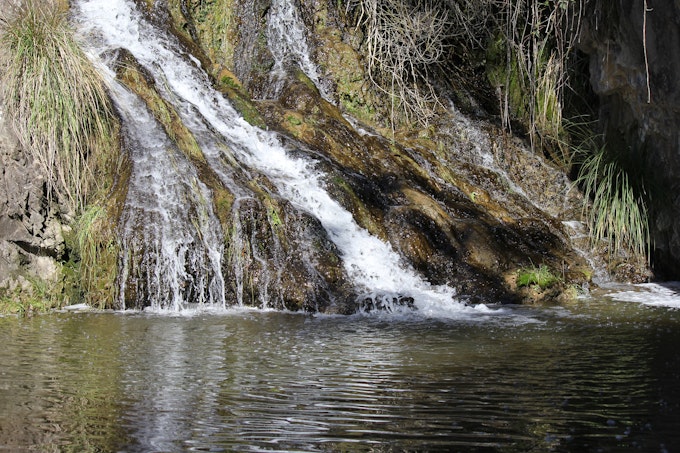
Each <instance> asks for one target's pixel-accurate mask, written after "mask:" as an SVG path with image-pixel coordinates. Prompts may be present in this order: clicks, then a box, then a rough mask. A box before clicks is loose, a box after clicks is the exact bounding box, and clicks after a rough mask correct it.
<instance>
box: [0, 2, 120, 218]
mask: <svg viewBox="0 0 680 453" xmlns="http://www.w3.org/2000/svg"><path fill="white" fill-rule="evenodd" d="M65 13H66V11H65V10H64V8H62V7H60V6H59V5H58V4H57V3H56V2H55V1H54V0H19V1H16V2H14V3H10V4H6V5H4V6H3V11H2V13H0V14H1V15H2V16H1V17H0V98H1V99H2V102H3V104H4V109H5V111H6V113H7V115H8V117H9V118H10V119H11V121H12V124H13V126H14V128H15V130H16V132H17V135H18V137H19V140H20V142H21V144H22V146H23V148H24V150H26V151H27V152H28V153H29V154H30V155H32V157H33V158H34V160H35V161H36V162H37V163H38V164H39V165H40V166H41V168H42V171H43V172H44V175H45V177H46V179H47V184H48V195H49V196H52V195H56V196H57V199H58V200H59V201H60V202H62V203H64V205H65V206H66V207H67V208H69V209H70V210H71V211H72V212H76V211H78V210H79V209H81V208H82V207H83V206H84V205H85V203H86V199H87V196H88V193H89V192H90V191H91V189H93V188H96V187H97V184H98V181H97V178H95V173H96V171H97V169H98V168H100V166H102V165H104V163H105V162H106V161H107V158H108V154H110V152H111V151H110V150H112V149H113V146H112V140H113V136H114V129H113V128H114V118H115V117H114V114H113V110H112V107H111V103H110V100H109V97H108V95H107V93H106V91H105V88H104V85H103V83H102V80H101V78H100V75H99V73H98V72H97V71H96V70H95V68H94V67H93V65H92V64H91V62H90V61H89V60H88V59H87V57H86V55H85V54H84V52H83V51H82V50H81V48H80V47H79V45H78V43H77V42H76V40H75V38H74V34H73V32H72V30H71V28H70V27H69V24H68V22H67V20H66V14H65Z"/></svg>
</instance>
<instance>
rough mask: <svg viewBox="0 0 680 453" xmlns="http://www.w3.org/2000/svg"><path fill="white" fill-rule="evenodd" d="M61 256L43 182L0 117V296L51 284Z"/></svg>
mask: <svg viewBox="0 0 680 453" xmlns="http://www.w3.org/2000/svg"><path fill="white" fill-rule="evenodd" d="M63 253H64V240H63V237H62V226H61V224H60V222H59V221H58V220H57V218H56V216H55V215H54V212H53V210H51V209H49V204H48V201H47V199H46V196H45V184H44V179H43V177H42V175H41V172H40V171H39V169H38V167H37V166H36V165H34V164H33V162H31V160H30V158H29V157H28V156H27V155H26V154H25V153H24V152H23V150H22V149H21V147H20V146H19V143H18V141H17V138H16V136H15V135H14V133H13V132H12V130H11V126H10V125H9V124H8V121H7V120H6V118H5V117H4V116H3V115H2V112H0V291H3V290H4V291H6V292H9V293H11V292H13V291H15V290H17V289H19V290H21V291H28V292H30V291H31V283H30V282H31V281H32V280H36V279H37V280H40V281H45V282H52V283H54V282H55V281H56V280H57V279H58V278H59V277H60V275H59V266H58V263H57V259H58V258H60V257H61V255H62V254H63Z"/></svg>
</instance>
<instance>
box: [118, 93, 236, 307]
mask: <svg viewBox="0 0 680 453" xmlns="http://www.w3.org/2000/svg"><path fill="white" fill-rule="evenodd" d="M111 92H112V95H113V98H114V100H115V102H116V105H117V107H118V111H119V112H120V114H121V116H122V118H123V124H124V126H125V127H124V136H125V142H126V147H127V148H128V149H129V150H130V160H131V162H132V174H131V176H130V182H129V188H128V192H127V198H126V200H125V209H124V212H123V216H122V219H121V223H122V234H121V237H122V243H121V246H122V249H123V253H122V255H121V261H122V263H121V269H122V272H121V274H120V276H119V279H120V282H121V288H120V299H121V301H122V302H121V304H124V301H125V299H126V296H128V295H127V294H126V290H127V289H128V286H129V285H131V284H133V285H134V286H135V292H136V296H135V297H141V298H143V299H145V300H144V301H138V302H140V303H139V304H138V305H140V306H142V305H145V302H147V301H148V302H150V303H151V308H153V309H160V308H164V309H171V310H181V309H183V308H184V307H185V306H186V305H188V304H190V303H192V304H195V303H198V304H209V305H217V306H221V307H224V306H225V303H226V302H225V295H224V279H223V277H222V255H223V253H224V241H223V240H222V231H221V227H220V224H219V221H218V220H217V218H216V217H215V214H214V213H213V209H212V204H211V201H210V200H211V194H210V192H209V190H208V188H207V187H205V185H204V184H203V183H201V181H200V180H199V178H198V175H197V173H196V170H195V168H194V167H193V166H192V165H191V163H190V162H189V161H188V160H187V158H186V157H185V156H184V155H183V154H182V153H181V152H180V151H179V150H178V149H177V148H176V147H175V146H174V144H173V143H172V142H171V141H170V140H169V139H168V138H167V137H166V135H165V132H164V131H163V129H162V128H161V126H160V125H159V124H158V123H157V122H156V120H155V119H154V118H153V116H152V115H151V114H150V113H149V112H148V111H147V110H146V106H145V105H144V104H143V102H142V101H141V100H140V99H139V98H137V97H136V96H135V95H134V94H132V93H130V92H128V91H126V90H125V88H123V87H122V86H120V85H118V84H117V83H115V82H112V83H111ZM142 302H144V303H142Z"/></svg>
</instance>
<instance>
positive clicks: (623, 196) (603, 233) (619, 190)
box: [577, 146, 650, 258]
mask: <svg viewBox="0 0 680 453" xmlns="http://www.w3.org/2000/svg"><path fill="white" fill-rule="evenodd" d="M577 182H578V183H579V184H580V185H581V186H582V188H583V192H584V207H583V209H584V214H585V217H586V219H587V222H588V226H589V229H590V234H591V242H592V244H593V245H595V244H597V243H599V242H601V241H604V242H605V243H606V244H607V245H608V251H609V256H610V257H611V256H612V255H615V254H618V253H619V252H622V251H627V252H629V253H632V254H633V255H636V256H637V257H646V258H649V253H650V249H649V247H650V236H649V219H648V216H649V213H648V208H647V203H646V201H645V198H646V190H645V185H644V182H643V181H641V180H639V178H637V177H633V176H632V175H631V174H630V172H629V171H627V169H626V168H625V167H624V165H623V164H622V157H621V156H615V155H613V154H612V153H611V152H608V151H607V148H606V146H602V147H600V148H599V150H597V151H596V152H595V153H593V154H591V155H589V156H588V157H587V158H585V160H584V161H583V164H582V166H581V169H580V172H579V177H578V179H577Z"/></svg>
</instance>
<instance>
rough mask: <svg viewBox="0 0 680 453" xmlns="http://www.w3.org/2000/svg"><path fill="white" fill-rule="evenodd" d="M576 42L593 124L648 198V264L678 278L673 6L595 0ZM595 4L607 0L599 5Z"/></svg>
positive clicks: (679, 141)
mask: <svg viewBox="0 0 680 453" xmlns="http://www.w3.org/2000/svg"><path fill="white" fill-rule="evenodd" d="M596 3H597V6H598V11H596V14H593V16H592V17H593V20H591V21H589V23H588V24H587V25H588V27H587V28H586V29H585V30H584V33H583V38H582V40H581V47H582V49H583V50H584V51H585V52H587V53H588V54H589V55H590V81H591V85H592V88H593V90H594V91H595V93H596V94H597V96H598V97H599V101H600V108H599V116H600V122H601V123H602V124H603V127H604V132H605V136H606V140H607V142H608V144H609V145H610V146H611V147H613V148H614V149H615V150H616V152H617V153H619V154H621V155H623V156H625V155H626V154H630V155H631V157H632V160H633V161H634V162H635V164H634V165H635V166H634V171H635V172H636V173H638V174H640V173H644V175H643V176H644V177H645V180H646V185H647V189H648V191H649V194H648V195H649V196H650V198H651V210H652V212H651V214H652V219H651V228H650V229H651V235H652V242H653V256H652V263H653V267H654V271H655V274H656V275H657V277H660V278H673V279H677V278H680V222H678V218H679V217H680V183H679V182H678V181H679V179H678V177H677V175H678V174H679V173H680V129H678V125H679V124H680V107H679V106H680V78H679V77H678V75H680V25H679V24H680V5H679V4H678V2H677V1H676V2H668V1H656V0H646V1H645V0H626V1H622V2H611V3H610V2H596ZM600 3H607V5H606V6H604V7H601V6H602V5H600Z"/></svg>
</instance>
